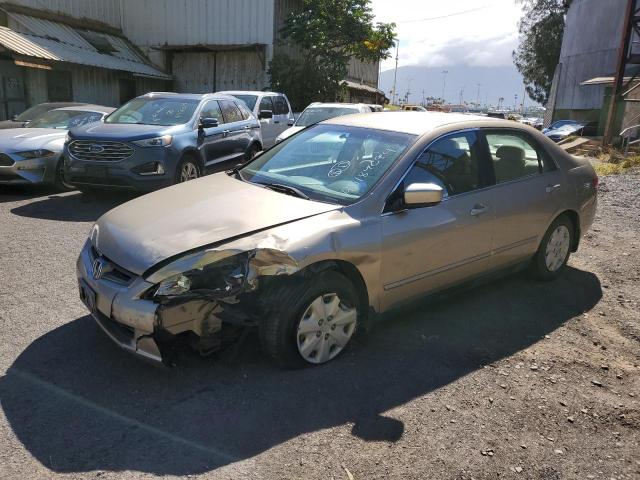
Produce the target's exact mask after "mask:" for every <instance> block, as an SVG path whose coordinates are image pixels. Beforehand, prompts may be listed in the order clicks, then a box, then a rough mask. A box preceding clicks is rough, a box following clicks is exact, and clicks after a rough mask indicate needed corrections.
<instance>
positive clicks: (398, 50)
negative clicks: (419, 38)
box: [391, 40, 400, 105]
mask: <svg viewBox="0 0 640 480" xmlns="http://www.w3.org/2000/svg"><path fill="white" fill-rule="evenodd" d="M397 42H398V44H397V46H396V71H395V73H394V74H393V97H392V98H391V105H395V104H396V87H397V85H398V60H400V40H398V41H397Z"/></svg>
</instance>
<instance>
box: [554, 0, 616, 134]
mask: <svg viewBox="0 0 640 480" xmlns="http://www.w3.org/2000/svg"><path fill="white" fill-rule="evenodd" d="M626 5H627V0H573V1H572V2H571V5H570V7H569V10H568V13H567V19H566V25H565V31H564V37H563V40H562V51H561V53H560V61H559V64H558V67H557V70H556V78H555V83H556V85H554V87H555V88H556V90H555V97H554V98H552V99H551V102H552V103H553V107H552V108H553V111H554V115H553V117H554V120H558V119H565V118H570V119H575V120H584V121H599V123H600V127H601V128H602V127H603V126H604V118H603V115H606V110H607V108H604V107H606V106H608V102H609V97H608V96H607V95H609V96H610V91H611V89H610V87H607V84H606V82H589V80H592V79H594V78H596V77H611V76H613V74H614V72H615V68H616V59H617V55H618V50H619V48H620V38H621V36H622V29H623V23H624V12H625V8H626ZM605 19H606V20H605Z"/></svg>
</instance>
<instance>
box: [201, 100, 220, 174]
mask: <svg viewBox="0 0 640 480" xmlns="http://www.w3.org/2000/svg"><path fill="white" fill-rule="evenodd" d="M200 118H215V119H217V120H218V126H217V127H212V128H205V129H204V130H202V129H201V130H198V145H199V147H200V151H201V154H202V158H203V159H204V164H205V168H209V167H211V166H212V165H213V164H214V163H216V161H217V160H218V158H220V157H221V156H222V155H224V131H225V125H224V117H223V116H222V111H221V109H220V104H219V103H218V101H217V100H209V101H208V102H207V103H205V104H204V106H203V107H202V111H201V112H200Z"/></svg>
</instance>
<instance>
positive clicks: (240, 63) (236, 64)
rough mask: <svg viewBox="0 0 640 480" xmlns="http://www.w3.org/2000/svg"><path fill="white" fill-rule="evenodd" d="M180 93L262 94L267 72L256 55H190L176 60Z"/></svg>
mask: <svg viewBox="0 0 640 480" xmlns="http://www.w3.org/2000/svg"><path fill="white" fill-rule="evenodd" d="M172 70H173V75H174V77H175V87H176V91H178V92H183V93H211V92H219V91H221V90H262V89H263V88H264V87H265V80H264V79H265V78H266V75H265V72H264V71H263V69H262V62H261V60H260V57H259V56H258V54H257V53H256V52H255V51H248V50H235V51H228V52H186V53H176V54H175V55H174V57H173V66H172Z"/></svg>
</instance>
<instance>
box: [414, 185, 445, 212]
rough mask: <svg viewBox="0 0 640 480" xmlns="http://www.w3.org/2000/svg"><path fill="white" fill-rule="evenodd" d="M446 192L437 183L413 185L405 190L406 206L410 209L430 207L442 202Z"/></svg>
mask: <svg viewBox="0 0 640 480" xmlns="http://www.w3.org/2000/svg"><path fill="white" fill-rule="evenodd" d="M443 195H444V192H443V190H442V187H441V186H440V185H436V184H435V183H412V184H411V185H408V186H407V187H406V188H405V189H404V204H405V205H406V206H407V207H408V208H417V207H428V206H431V205H436V204H438V203H440V202H441V201H442V197H443Z"/></svg>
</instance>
